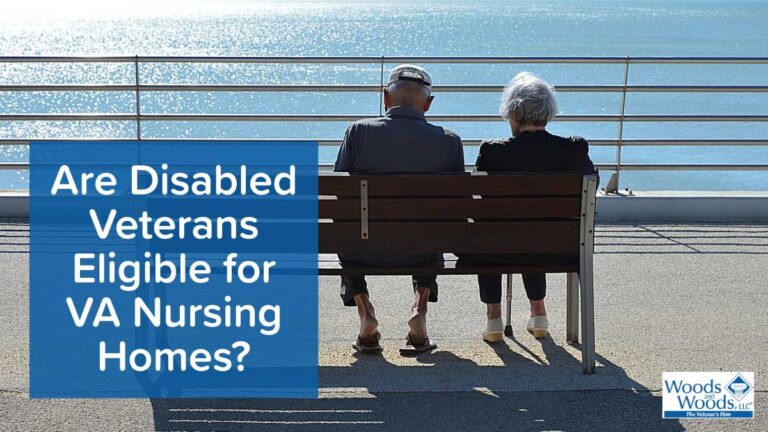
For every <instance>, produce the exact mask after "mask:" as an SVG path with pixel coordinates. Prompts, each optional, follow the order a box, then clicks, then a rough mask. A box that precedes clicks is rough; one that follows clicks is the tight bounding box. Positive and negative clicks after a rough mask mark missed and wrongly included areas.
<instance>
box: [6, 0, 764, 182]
mask: <svg viewBox="0 0 768 432" xmlns="http://www.w3.org/2000/svg"><path fill="white" fill-rule="evenodd" d="M14 3H19V2H14ZM3 8H4V10H3V14H2V15H0V55H4V56H11V55H130V56H133V55H183V56H193V55H211V56H219V55H221V56H382V55H384V56H727V57H739V56H758V57H759V56H763V57H768V1H727V0H725V1H581V0H571V1H565V0H553V1H515V2H511V1H489V0H481V1H472V2H467V1H419V2H412V1H405V2H397V1H390V2H380V1H370V2H368V1H365V2H363V1H355V2H318V1H315V2H287V1H285V2H255V1H234V0H232V1H163V2H150V1H141V0H139V1H131V2H127V1H125V2H119V1H115V2H93V1H90V2H89V1H71V2H51V1H48V2H45V1H34V0H33V1H26V2H23V4H21V5H19V4H13V5H5V4H4V5H3ZM392 66H394V64H387V65H385V67H386V68H391V67H392ZM426 67H427V68H428V69H429V71H430V72H431V74H432V77H433V80H434V82H435V84H436V85H497V86H499V87H501V86H503V85H504V84H506V83H507V82H508V81H509V80H510V79H511V78H512V77H513V76H514V75H515V74H516V73H517V72H519V71H522V70H527V71H531V72H534V73H536V74H538V75H540V76H541V77H543V78H545V79H547V80H548V81H550V82H552V83H553V84H555V85H621V84H623V78H624V69H623V68H624V66H623V65H621V64H613V65H589V64H583V65H582V64H569V65H546V64H520V65H518V64H493V65H457V64H454V65H450V64H429V65H426ZM140 78H141V81H142V83H144V84H191V83H204V84H334V85H339V84H366V85H379V84H380V80H381V69H380V65H378V64H362V65H360V64H142V65H141V73H140ZM133 82H134V75H133V64H109V63H95V64H93V63H91V64H66V63H59V64H38V63H26V64H18V63H0V84H75V83H99V84H106V83H116V84H133ZM629 84H630V85H650V84H659V85H763V86H766V85H768V65H736V66H732V65H634V64H633V65H632V66H631V67H630V73H629ZM558 97H559V102H560V113H561V114H618V113H619V110H620V94H618V93H567V92H562V93H560V94H559V95H558ZM498 100H499V95H498V94H496V93H464V94H460V93H437V94H436V99H435V102H434V103H433V108H432V110H431V111H430V113H432V114H491V115H493V114H496V113H498ZM380 110H381V106H380V96H379V95H378V94H377V93H375V92H370V93H364V92H361V93H319V92H318V93H309V92H305V93H299V92H283V93H278V92H274V93H265V92H254V93H243V92H240V93H235V92H184V93H181V92H147V93H144V94H142V97H141V111H142V113H145V114H149V113H173V114H178V113H198V114H203V113H206V114H226V113H230V114H246V113H247V114H350V115H357V114H362V115H371V114H378V113H379V112H380ZM135 111H136V100H135V95H134V94H133V93H132V92H130V91H128V92H122V91H111V92H106V91H102V92H74V91H70V92H16V93H13V92H2V91H0V112H3V113H133V112H135ZM626 114H759V115H768V93H752V94H747V93H690V94H689V93H685V94H682V93H630V94H629V95H628V96H627V101H626ZM443 124H444V125H445V126H447V127H450V128H451V129H454V130H455V131H457V132H458V133H459V134H460V135H461V136H462V137H463V138H465V139H482V138H491V137H503V136H508V135H509V134H510V131H509V126H508V125H507V124H505V123H504V122H503V121H502V120H501V119H499V121H498V122H454V123H443ZM346 126H347V124H346V123H344V122H290V123H288V122H149V121H147V122H145V123H143V124H142V130H141V132H142V137H144V138H146V139H149V138H258V139H269V138H301V139H315V138H317V139H340V138H341V137H342V136H343V133H344V129H345V128H346ZM550 129H551V130H552V131H553V132H555V133H560V134H564V135H581V136H584V137H586V138H587V139H588V140H599V139H616V138H617V134H618V127H617V124H616V123H615V122H555V123H553V124H552V125H551V127H550ZM135 136H136V125H135V123H134V122H121V121H67V122H64V121H38V122H29V121H14V122H12V121H0V138H3V139H35V138H37V139H43V138H47V139H52V138H66V137H70V138H74V137H90V138H96V137H99V138H129V137H135ZM624 138H625V139H761V140H766V141H768V122H763V123H759V122H754V123H738V122H724V123H717V122H713V123H694V122H689V123H683V122H681V123H669V122H662V123H656V122H650V123H648V122H629V123H626V125H625V128H624ZM335 153H336V149H335V148H333V147H326V148H322V149H321V154H320V160H321V163H330V162H333V160H334V159H335ZM590 153H591V155H592V158H593V159H594V160H595V161H596V162H598V163H614V162H615V148H614V147H597V146H593V147H592V148H591V151H590ZM476 154H477V148H476V147H470V146H468V147H467V149H466V159H467V161H469V162H471V161H473V160H474V158H475V157H476ZM27 158H28V149H27V148H26V147H25V146H3V147H0V161H5V162H8V161H20V160H27ZM622 162H623V163H686V164H696V163H718V164H725V163H750V164H754V163H762V164H768V147H746V146H744V147H706V148H699V147H682V146H681V147H625V148H624V149H623V150H622ZM603 177H604V180H605V179H606V178H607V177H608V176H607V175H604V176H603ZM27 178H28V175H27V172H25V171H19V172H17V171H2V172H0V189H26V188H27ZM622 186H628V187H631V188H633V189H641V190H643V189H645V190H647V189H655V190H660V189H661V190H768V171H749V172H737V171H711V172H706V171H677V172H667V171H647V172H635V171H632V172H625V173H623V174H622Z"/></svg>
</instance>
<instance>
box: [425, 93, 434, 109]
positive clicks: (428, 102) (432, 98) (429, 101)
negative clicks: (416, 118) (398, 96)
mask: <svg viewBox="0 0 768 432" xmlns="http://www.w3.org/2000/svg"><path fill="white" fill-rule="evenodd" d="M434 99H435V97H434V96H430V97H428V98H427V101H426V102H424V112H427V111H429V107H431V106H432V101H433V100H434Z"/></svg>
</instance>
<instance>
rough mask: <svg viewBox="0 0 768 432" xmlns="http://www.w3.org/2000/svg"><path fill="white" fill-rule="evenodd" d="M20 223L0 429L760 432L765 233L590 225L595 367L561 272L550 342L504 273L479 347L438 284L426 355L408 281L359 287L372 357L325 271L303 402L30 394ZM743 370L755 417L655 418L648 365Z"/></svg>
mask: <svg viewBox="0 0 768 432" xmlns="http://www.w3.org/2000/svg"><path fill="white" fill-rule="evenodd" d="M27 235H28V227H27V226H26V225H25V224H14V223H8V224H3V225H0V268H2V270H3V273H2V280H1V282H2V283H0V298H1V299H2V300H1V302H0V323H2V329H1V330H0V430H3V431H6V430H8V431H16V430H18V431H54V430H55V431H118V430H125V431H134V430H135V431H256V430H258V431H376V432H379V431H387V432H390V431H400V430H402V431H409V430H424V431H429V430H440V431H452V430H461V431H463V430H468V431H470V430H471V431H494V430H531V431H603V430H605V431H623V430H630V431H682V430H693V431H725V430H734V431H736V430H738V431H765V430H768V415H767V414H768V397H767V395H768V393H767V392H766V390H768V387H766V386H765V385H764V384H763V380H762V378H763V377H765V376H768V332H766V331H765V330H764V327H765V325H766V323H767V322H768V319H767V318H768V312H766V307H767V306H768V282H767V281H768V265H766V263H768V226H733V225H697V226H678V225H675V226H672V225H664V226H651V225H603V226H599V227H598V229H597V235H596V243H597V246H596V256H595V270H596V274H595V296H596V327H597V353H598V361H599V367H598V370H597V373H596V374H595V375H593V376H585V375H581V374H580V363H579V359H580V352H579V349H578V348H579V347H578V346H568V345H566V344H565V342H564V335H565V323H564V319H565V297H564V294H565V293H564V288H565V278H564V276H562V275H553V276H550V277H549V294H548V297H547V299H548V303H547V304H548V308H549V315H550V321H551V326H552V328H551V330H552V338H550V339H547V340H545V341H541V342H539V341H536V340H535V339H533V338H532V337H531V336H529V335H528V334H527V333H526V332H525V329H524V326H525V319H526V301H525V296H524V293H523V290H522V286H521V282H520V279H519V277H515V286H516V289H515V295H516V298H515V301H514V313H513V325H514V330H515V334H516V338H515V339H507V340H506V341H505V342H504V343H502V344H499V345H498V346H489V345H487V344H485V343H483V342H482V341H481V340H480V336H479V334H480V331H481V330H482V328H483V325H484V318H483V305H482V304H481V303H480V302H479V299H478V295H477V289H476V281H475V280H474V278H472V277H459V276H456V277H441V278H440V279H439V282H440V285H441V291H440V296H441V299H440V302H439V303H438V304H436V305H434V306H433V307H432V308H431V309H430V312H429V328H430V333H431V337H432V338H433V340H435V341H436V342H437V343H438V345H439V349H438V350H437V351H435V352H434V353H433V354H428V355H423V356H420V357H417V358H408V359H406V358H401V357H400V356H399V355H398V353H397V347H398V346H399V345H400V343H401V341H402V338H403V336H404V334H405V325H404V323H405V320H406V318H407V315H408V304H409V301H410V283H409V280H408V278H404V277H374V278H370V279H369V286H370V290H371V292H372V296H373V300H374V303H375V305H376V308H377V313H378V315H379V318H380V321H381V331H382V334H383V336H384V341H383V345H384V347H385V352H384V355H383V356H381V357H376V356H374V357H371V356H363V357H361V356H356V355H353V354H352V350H351V347H350V344H351V341H352V340H353V339H354V335H355V331H356V322H355V318H356V317H355V312H354V310H352V309H346V308H344V307H343V306H341V304H340V302H339V300H338V281H337V279H336V278H330V277H323V278H321V279H320V306H321V318H320V338H321V341H320V346H321V352H320V361H321V367H320V384H321V387H322V390H321V398H320V399H319V400H290V401H286V400H278V401H268V400H152V401H150V400H30V399H29V398H28V394H27V388H28V387H27V380H28V372H27V364H28V341H27V339H28V309H27V306H28V286H27V278H28V274H27V272H28V254H27V250H28V247H27ZM675 370H682V371H685V370H688V371H718V370H744V371H754V372H755V374H756V386H757V395H756V396H757V397H756V413H755V414H756V418H755V419H754V420H744V421H723V420H717V421H673V420H662V419H661V394H660V386H661V374H662V372H663V371H675Z"/></svg>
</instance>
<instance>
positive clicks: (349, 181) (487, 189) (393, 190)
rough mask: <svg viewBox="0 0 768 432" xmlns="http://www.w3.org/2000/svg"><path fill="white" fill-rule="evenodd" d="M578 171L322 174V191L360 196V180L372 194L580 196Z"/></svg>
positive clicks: (320, 185) (319, 188)
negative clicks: (471, 173) (366, 183)
mask: <svg viewBox="0 0 768 432" xmlns="http://www.w3.org/2000/svg"><path fill="white" fill-rule="evenodd" d="M581 178H582V177H581V174H578V173H556V174H551V173H548V174H538V173H515V174H503V175H499V174H497V173H494V174H490V175H477V174H475V175H470V174H468V173H467V174H455V175H447V174H440V175H437V174H435V175H423V174H422V175H413V174H411V175H408V174H403V175H397V176H394V175H354V176H351V175H347V174H346V173H335V174H330V175H329V174H326V173H323V175H321V176H320V178H319V183H318V191H319V194H320V195H336V196H360V180H367V181H368V196H369V197H375V196H397V197H408V196H412V197H415V196H419V197H447V196H467V195H469V196H471V195H483V196H491V195H493V196H508V197H511V196H576V195H580V194H581Z"/></svg>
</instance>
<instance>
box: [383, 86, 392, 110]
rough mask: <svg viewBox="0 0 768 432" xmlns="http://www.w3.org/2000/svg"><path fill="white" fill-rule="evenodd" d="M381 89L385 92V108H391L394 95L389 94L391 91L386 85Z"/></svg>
mask: <svg viewBox="0 0 768 432" xmlns="http://www.w3.org/2000/svg"><path fill="white" fill-rule="evenodd" d="M381 91H383V92H384V109H389V106H390V105H391V104H392V97H391V96H389V92H388V91H387V88H386V87H384V88H383V89H382V90H381Z"/></svg>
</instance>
